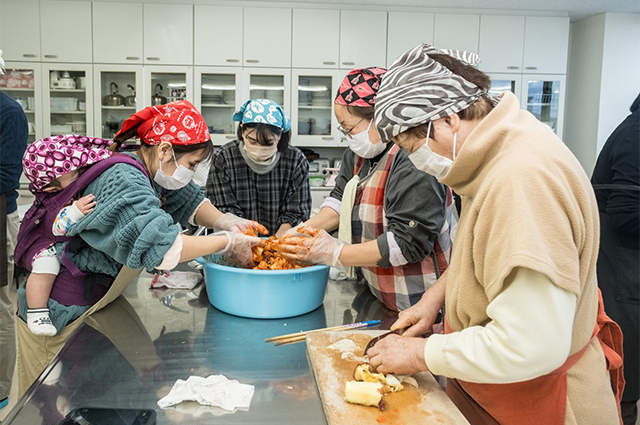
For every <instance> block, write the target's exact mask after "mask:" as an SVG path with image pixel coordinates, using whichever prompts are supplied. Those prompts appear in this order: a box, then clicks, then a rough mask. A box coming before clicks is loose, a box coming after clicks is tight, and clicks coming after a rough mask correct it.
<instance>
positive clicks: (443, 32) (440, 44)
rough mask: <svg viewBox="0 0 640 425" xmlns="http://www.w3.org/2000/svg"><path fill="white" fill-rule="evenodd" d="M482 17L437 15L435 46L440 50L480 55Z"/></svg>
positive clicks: (450, 14)
mask: <svg viewBox="0 0 640 425" xmlns="http://www.w3.org/2000/svg"><path fill="white" fill-rule="evenodd" d="M479 37H480V15H468V14H463V13H455V14H454V13H436V16H435V29H434V31H433V45H434V46H435V47H437V48H438V49H455V50H464V51H466V52H473V53H478V42H479Z"/></svg>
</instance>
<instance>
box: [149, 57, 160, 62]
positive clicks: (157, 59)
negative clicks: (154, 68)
mask: <svg viewBox="0 0 640 425" xmlns="http://www.w3.org/2000/svg"><path fill="white" fill-rule="evenodd" d="M147 60H148V61H159V60H160V58H159V57H157V56H151V57H147Z"/></svg>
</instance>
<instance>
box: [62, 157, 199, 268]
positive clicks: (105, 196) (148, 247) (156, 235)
mask: <svg viewBox="0 0 640 425" xmlns="http://www.w3.org/2000/svg"><path fill="white" fill-rule="evenodd" d="M132 156H133V155H132ZM133 157H134V158H136V159H137V157H136V156H133ZM84 193H85V194H89V193H91V194H93V196H95V200H96V207H95V208H94V210H93V211H92V212H91V213H89V214H88V215H87V216H86V217H84V218H83V219H82V220H80V221H79V222H78V223H77V224H76V225H74V226H73V227H72V228H71V230H70V231H69V233H68V234H67V236H75V235H80V237H82V239H83V240H84V241H85V242H86V243H87V244H89V245H90V248H85V249H80V250H79V251H78V254H77V255H73V254H71V253H68V255H69V259H70V260H71V261H73V262H74V263H75V264H76V265H77V266H78V268H79V269H80V270H83V271H89V272H96V273H105V274H109V275H111V276H115V275H117V274H118V271H119V270H120V267H121V266H122V265H123V264H125V265H127V266H128V267H130V268H132V269H135V268H139V267H144V268H146V269H147V270H148V271H152V270H153V269H155V268H156V266H158V265H159V264H160V263H161V262H162V259H163V257H164V255H165V254H166V252H167V251H168V250H169V248H171V246H172V245H173V243H174V241H175V239H176V237H177V236H178V233H179V232H180V226H178V225H177V224H176V223H180V224H181V225H183V226H186V225H187V224H188V219H189V217H191V215H192V214H193V213H194V211H195V210H196V208H197V207H198V205H200V203H201V202H202V200H203V199H204V194H203V193H202V191H201V190H200V188H199V187H198V186H197V185H196V184H195V183H193V182H191V183H189V184H188V185H187V186H185V187H184V188H182V189H178V190H165V189H163V188H161V187H160V186H158V185H157V184H155V183H154V184H153V187H152V185H151V183H150V181H149V179H148V178H147V177H146V176H145V175H144V174H143V173H142V172H141V171H140V170H138V169H137V168H135V167H132V166H131V165H128V164H115V165H114V166H112V167H110V168H109V169H108V170H106V171H105V172H103V173H102V174H101V175H100V176H99V177H98V178H97V179H95V180H94V181H93V182H91V183H90V184H89V186H87V188H86V189H85V191H84ZM56 249H57V251H58V253H61V252H62V250H63V249H64V244H57V246H56Z"/></svg>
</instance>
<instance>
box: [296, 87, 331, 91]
mask: <svg viewBox="0 0 640 425" xmlns="http://www.w3.org/2000/svg"><path fill="white" fill-rule="evenodd" d="M298 90H300V91H327V90H329V88H328V87H327V86H298Z"/></svg>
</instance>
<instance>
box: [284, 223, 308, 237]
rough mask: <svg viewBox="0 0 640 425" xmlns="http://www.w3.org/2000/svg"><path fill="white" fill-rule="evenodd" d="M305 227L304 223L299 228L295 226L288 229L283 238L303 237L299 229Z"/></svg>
mask: <svg viewBox="0 0 640 425" xmlns="http://www.w3.org/2000/svg"><path fill="white" fill-rule="evenodd" d="M305 226H306V225H305V224H304V223H302V224H298V225H297V226H293V227H292V228H291V229H288V230H287V231H286V232H284V234H283V235H282V236H284V237H287V236H301V235H302V233H300V232H299V231H298V229H302V228H303V227H305Z"/></svg>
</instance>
